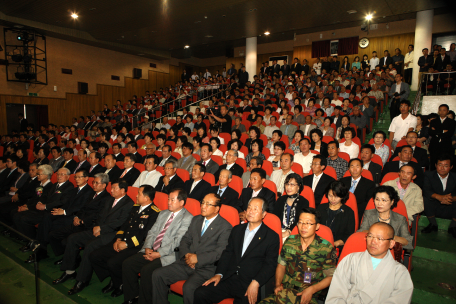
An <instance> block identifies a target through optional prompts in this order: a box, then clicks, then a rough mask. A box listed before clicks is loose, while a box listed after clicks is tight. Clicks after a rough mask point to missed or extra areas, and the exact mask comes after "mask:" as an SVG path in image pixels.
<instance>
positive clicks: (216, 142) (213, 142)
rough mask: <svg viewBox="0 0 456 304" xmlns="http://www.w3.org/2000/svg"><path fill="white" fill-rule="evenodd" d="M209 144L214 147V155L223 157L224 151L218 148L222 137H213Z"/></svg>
mask: <svg viewBox="0 0 456 304" xmlns="http://www.w3.org/2000/svg"><path fill="white" fill-rule="evenodd" d="M209 144H210V145H211V147H212V155H217V156H220V157H223V153H222V151H220V150H219V149H218V148H219V147H220V139H218V138H217V137H212V138H211V140H210V141H209Z"/></svg>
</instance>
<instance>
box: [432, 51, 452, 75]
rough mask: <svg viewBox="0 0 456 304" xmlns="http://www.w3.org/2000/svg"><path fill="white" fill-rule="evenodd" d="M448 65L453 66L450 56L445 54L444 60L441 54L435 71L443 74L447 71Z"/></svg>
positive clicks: (436, 61) (437, 59) (436, 60)
mask: <svg viewBox="0 0 456 304" xmlns="http://www.w3.org/2000/svg"><path fill="white" fill-rule="evenodd" d="M447 64H451V60H450V56H449V55H448V54H445V57H444V59H443V60H442V56H441V55H440V54H439V56H437V58H436V59H435V64H434V69H435V70H437V71H439V72H442V71H443V70H445V69H446V66H447Z"/></svg>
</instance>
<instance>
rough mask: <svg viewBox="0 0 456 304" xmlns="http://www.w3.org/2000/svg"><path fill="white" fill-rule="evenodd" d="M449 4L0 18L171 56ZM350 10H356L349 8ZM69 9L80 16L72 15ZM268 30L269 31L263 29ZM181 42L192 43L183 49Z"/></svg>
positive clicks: (126, 0) (202, 2)
mask: <svg viewBox="0 0 456 304" xmlns="http://www.w3.org/2000/svg"><path fill="white" fill-rule="evenodd" d="M447 3H448V2H447V1H444V0H399V1H398V0H378V1H371V0H349V1H347V0H320V1H309V0H250V1H246V0H199V1H198V0H158V1H157V0H147V1H146V0H133V1H132V0H74V1H62V0H2V1H0V13H3V14H4V15H5V16H6V17H9V18H10V20H9V22H7V23H5V22H4V23H3V24H17V23H18V22H17V21H20V20H26V21H32V22H34V24H39V23H41V24H44V25H45V26H44V27H43V29H45V31H46V33H47V34H48V35H50V36H52V35H53V30H52V28H53V27H56V28H63V29H65V30H66V31H67V33H66V34H62V33H60V34H58V35H57V34H56V35H55V36H58V37H61V38H65V39H68V40H74V41H77V42H83V40H84V39H83V38H81V35H79V37H76V35H73V34H72V32H71V30H78V31H77V32H83V33H85V34H89V35H90V36H91V37H93V38H94V39H93V40H95V41H99V42H106V43H111V44H116V45H125V46H128V47H129V48H130V51H129V52H130V53H135V51H134V47H138V48H143V49H149V50H159V51H162V54H169V55H171V56H172V57H176V58H186V57H190V56H193V57H198V58H208V57H215V56H224V55H225V54H226V50H227V49H230V48H233V47H237V46H243V45H245V37H253V36H258V38H259V39H258V43H266V42H273V41H283V40H290V39H293V35H294V34H295V33H296V34H304V33H311V32H316V31H323V30H331V29H339V28H346V27H351V26H358V25H361V23H362V22H363V19H364V17H365V15H366V14H367V13H371V12H374V11H375V14H374V17H376V18H377V20H375V19H374V22H382V23H383V22H392V21H398V20H404V19H411V18H415V16H416V12H417V11H421V10H426V9H431V8H434V9H436V14H437V13H442V12H448V7H447ZM348 10H356V11H357V13H355V14H348V13H347V11H348ZM72 12H76V13H77V14H78V15H79V18H78V19H76V20H73V19H72V18H71V17H70V15H71V13H72ZM17 18H19V19H17ZM5 19H6V18H5ZM12 20H14V21H15V22H13V21H12ZM37 22H38V23H37ZM19 23H20V22H19ZM24 23H26V22H24ZM36 27H37V26H36ZM265 31H269V32H271V35H270V36H264V35H263V33H264V32H265ZM75 32H76V31H75ZM259 35H261V36H259ZM208 36H211V37H208ZM88 43H89V44H96V43H95V42H93V41H92V42H88ZM185 45H189V46H190V48H189V49H187V50H184V46H185ZM132 47H133V48H132ZM112 48H113V49H115V47H112ZM117 49H118V48H117ZM138 53H144V52H142V51H138ZM136 55H138V54H136Z"/></svg>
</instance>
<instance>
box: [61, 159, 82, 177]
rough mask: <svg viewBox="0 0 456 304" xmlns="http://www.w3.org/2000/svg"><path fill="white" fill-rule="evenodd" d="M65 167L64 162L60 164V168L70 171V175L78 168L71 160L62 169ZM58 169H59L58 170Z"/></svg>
mask: <svg viewBox="0 0 456 304" xmlns="http://www.w3.org/2000/svg"><path fill="white" fill-rule="evenodd" d="M64 165H65V161H64V162H62V164H61V165H60V168H67V169H68V170H70V172H71V174H73V173H74V170H76V167H77V166H78V163H77V162H76V161H75V160H74V159H71V160H70V161H69V162H68V163H67V164H66V165H65V167H64ZM60 168H59V169H60Z"/></svg>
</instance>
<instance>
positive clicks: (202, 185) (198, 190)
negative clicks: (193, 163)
mask: <svg viewBox="0 0 456 304" xmlns="http://www.w3.org/2000/svg"><path fill="white" fill-rule="evenodd" d="M192 185H193V179H189V180H188V181H186V182H185V183H184V190H185V191H186V192H187V196H188V197H189V198H194V199H196V200H197V201H199V202H201V201H202V200H203V198H204V197H205V196H206V194H208V193H209V190H210V189H211V184H209V183H208V182H206V181H205V180H204V179H202V180H201V181H200V182H199V183H198V184H197V185H196V186H195V188H194V189H193V191H192V192H190V190H191V189H192Z"/></svg>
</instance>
